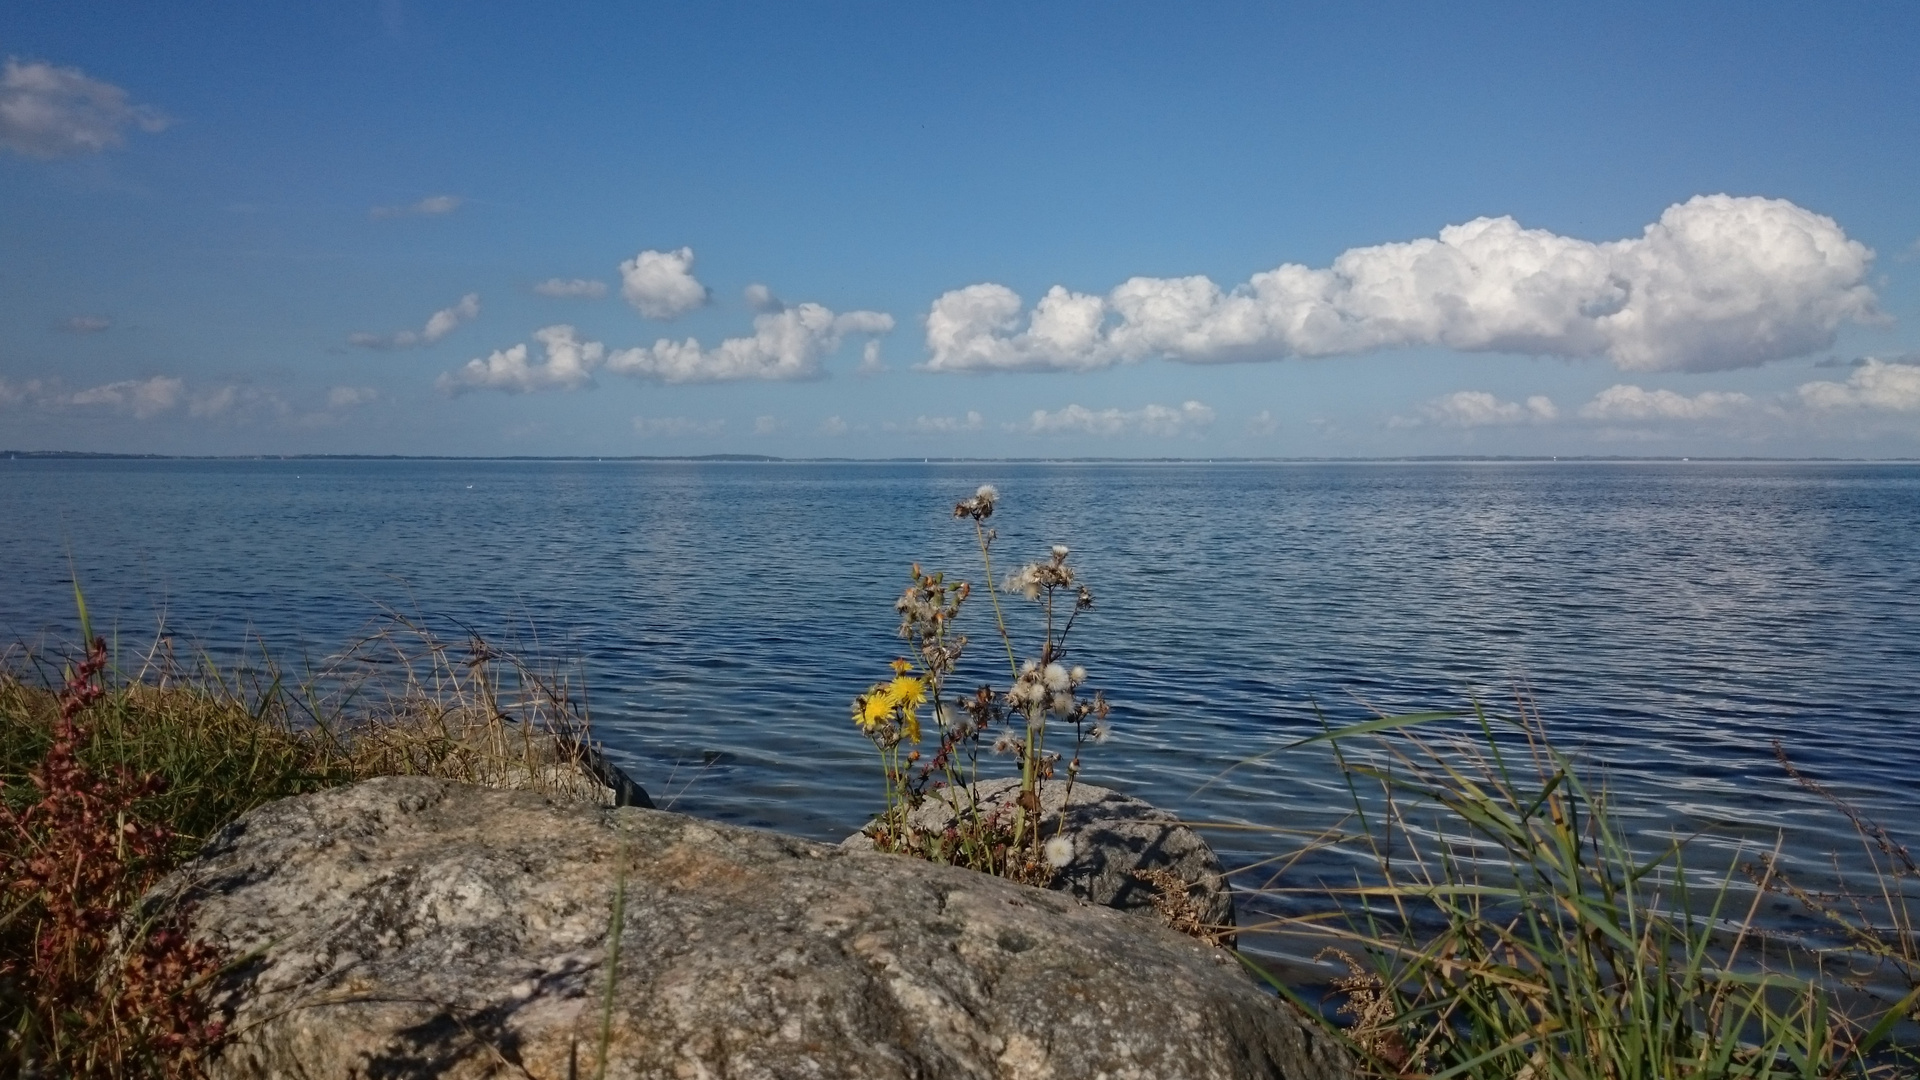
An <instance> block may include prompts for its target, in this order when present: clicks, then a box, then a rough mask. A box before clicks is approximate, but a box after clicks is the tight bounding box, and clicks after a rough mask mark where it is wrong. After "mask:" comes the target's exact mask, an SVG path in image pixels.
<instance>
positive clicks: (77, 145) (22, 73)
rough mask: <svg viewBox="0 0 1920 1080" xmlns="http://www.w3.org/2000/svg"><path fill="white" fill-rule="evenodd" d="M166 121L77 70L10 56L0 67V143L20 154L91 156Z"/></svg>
mask: <svg viewBox="0 0 1920 1080" xmlns="http://www.w3.org/2000/svg"><path fill="white" fill-rule="evenodd" d="M172 122H173V121H172V120H170V119H169V118H168V117H167V116H166V115H165V114H163V113H161V112H160V111H159V110H158V109H155V108H153V107H152V106H149V105H140V104H136V103H135V102H134V101H133V100H132V99H131V98H129V97H128V95H127V92H126V91H125V90H122V89H121V88H120V87H118V86H115V85H113V84H112V83H109V82H102V81H100V80H99V79H95V78H91V77H89V76H88V75H87V74H86V73H85V72H83V71H81V70H80V69H79V68H75V67H55V66H53V65H52V64H48V63H44V62H41V61H27V62H25V63H23V62H21V61H20V60H18V59H14V58H12V57H9V58H8V59H7V61H6V65H5V67H4V68H0V146H4V147H6V148H7V149H8V150H11V151H13V152H14V153H16V154H20V155H23V156H25V157H32V158H43V159H52V158H67V157H81V156H84V155H87V154H97V153H100V152H101V151H103V150H108V149H111V148H113V147H116V146H120V145H123V144H124V143H125V142H126V141H127V132H128V131H129V130H132V129H136V128H137V129H139V130H141V131H147V132H157V131H163V130H165V129H166V128H167V127H168V125H170V124H171V123H172Z"/></svg>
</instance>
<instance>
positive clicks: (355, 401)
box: [327, 386, 380, 409]
mask: <svg viewBox="0 0 1920 1080" xmlns="http://www.w3.org/2000/svg"><path fill="white" fill-rule="evenodd" d="M378 400H380V393H379V391H377V390H375V389H374V388H373V387H371V386H336V387H334V388H333V389H331V390H328V391H327V408H329V409H357V408H359V407H361V406H362V405H371V404H373V403H374V402H376V401H378Z"/></svg>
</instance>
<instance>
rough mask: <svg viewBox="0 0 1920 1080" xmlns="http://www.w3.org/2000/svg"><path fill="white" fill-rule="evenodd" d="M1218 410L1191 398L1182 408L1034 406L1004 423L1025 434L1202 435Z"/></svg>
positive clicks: (1158, 406) (1007, 427)
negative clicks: (1016, 420) (1026, 413)
mask: <svg viewBox="0 0 1920 1080" xmlns="http://www.w3.org/2000/svg"><path fill="white" fill-rule="evenodd" d="M1213 418H1214V411H1213V410H1212V409H1211V408H1209V407H1207V406H1205V405H1202V404H1200V403H1199V402H1198V401H1189V402H1186V403H1184V404H1182V405H1181V406H1180V407H1179V408H1172V407H1169V406H1166V405H1148V406H1145V407H1144V408H1139V409H1129V410H1122V409H1098V410H1096V409H1089V408H1086V407H1085V406H1083V405H1068V406H1067V407H1066V408H1064V409H1055V410H1054V411H1052V412H1048V411H1047V410H1045V409H1035V410H1033V415H1031V416H1029V417H1028V418H1027V419H1026V420H1025V421H1024V422H1022V423H1018V424H1007V425H1004V426H1005V427H1006V429H1007V430H1008V431H1014V432H1019V433H1021V434H1025V435H1103V436H1104V435H1152V436H1158V437H1161V438H1168V437H1172V436H1175V435H1198V434H1199V433H1200V432H1201V431H1203V430H1205V429H1206V428H1207V427H1208V426H1209V425H1211V424H1212V423H1213Z"/></svg>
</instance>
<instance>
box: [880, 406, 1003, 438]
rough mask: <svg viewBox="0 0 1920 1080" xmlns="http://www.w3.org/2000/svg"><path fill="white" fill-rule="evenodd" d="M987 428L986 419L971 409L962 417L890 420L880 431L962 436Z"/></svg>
mask: <svg viewBox="0 0 1920 1080" xmlns="http://www.w3.org/2000/svg"><path fill="white" fill-rule="evenodd" d="M986 426H987V421H986V417H983V416H981V415H980V414H979V413H977V412H975V411H973V410H971V409H969V410H968V411H967V412H966V413H965V414H964V415H961V416H916V417H914V418H913V419H912V420H909V421H906V422H905V423H900V422H896V421H893V420H888V421H886V422H884V423H882V424H881V425H880V430H882V431H886V432H893V433H898V434H904V435H961V434H965V433H967V432H973V431H981V430H984V429H985V428H986Z"/></svg>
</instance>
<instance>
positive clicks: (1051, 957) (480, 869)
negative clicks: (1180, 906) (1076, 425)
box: [149, 777, 1349, 1080]
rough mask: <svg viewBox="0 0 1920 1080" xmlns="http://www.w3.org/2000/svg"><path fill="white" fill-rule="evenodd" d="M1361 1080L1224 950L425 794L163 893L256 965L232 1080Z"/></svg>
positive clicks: (734, 842)
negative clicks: (618, 896)
mask: <svg viewBox="0 0 1920 1080" xmlns="http://www.w3.org/2000/svg"><path fill="white" fill-rule="evenodd" d="M623 880H624V882H625V886H624V890H625V898H626V899H625V907H626V919H625V921H624V932H623V934H622V935H621V938H620V949H619V955H620V959H619V963H618V966H617V977H616V981H615V992H614V994H613V997H612V1001H613V1005H612V1009H611V1013H610V1020H609V1022H610V1031H611V1038H610V1040H609V1041H608V1042H607V1043H606V1046H607V1048H608V1056H609V1059H610V1060H609V1062H608V1068H607V1070H606V1074H607V1075H608V1076H610V1077H649V1078H651V1077H716V1078H718V1077H726V1078H730V1080H760V1078H769V1080H771V1078H783V1080H784V1078H803V1077H818V1078H852V1080H859V1078H867V1077H887V1078H895V1077H898V1078H907V1077H914V1078H921V1080H936V1078H946V1077H968V1078H973V1077H981V1078H984V1077H995V1078H1004V1080H1016V1078H1038V1077H1062V1078H1068V1077H1071V1078H1081V1077H1087V1078H1091V1077H1107V1078H1111V1080H1122V1078H1139V1080H1175V1078H1181V1077H1221V1078H1228V1077H1234V1078H1238V1077H1287V1078H1291V1080H1322V1078H1326V1080H1331V1078H1335V1077H1345V1076H1347V1075H1349V1074H1347V1073H1346V1072H1345V1071H1344V1066H1343V1064H1342V1062H1341V1059H1340V1056H1339V1054H1338V1051H1337V1050H1336V1049H1335V1048H1334V1046H1333V1045H1332V1044H1331V1043H1329V1042H1327V1041H1326V1040H1325V1039H1324V1036H1321V1035H1319V1034H1318V1033H1316V1032H1314V1031H1313V1030H1312V1029H1310V1028H1309V1027H1308V1026H1307V1025H1306V1024H1305V1022H1303V1021H1300V1020H1298V1019H1296V1017H1295V1016H1294V1015H1293V1014H1292V1013H1291V1012H1290V1011H1289V1010H1288V1007H1287V1006H1284V1005H1283V1004H1281V1003H1279V1002H1277V1001H1276V1000H1274V999H1273V998H1271V997H1269V996H1267V995H1266V994H1264V993H1262V992H1261V991H1259V990H1258V989H1257V988H1256V987H1255V986H1254V985H1253V984H1252V981H1251V980H1250V979H1248V978H1247V977H1246V975H1245V974H1244V973H1243V972H1242V971H1241V970H1240V968H1239V966H1238V965H1237V964H1236V963H1235V962H1234V961H1233V959H1232V958H1231V956H1230V955H1229V954H1227V953H1226V952H1224V951H1223V950H1218V949H1211V948H1208V947H1206V946H1204V945H1201V944H1199V943H1198V942H1195V941H1193V940H1192V939H1190V938H1186V937H1182V936H1180V935H1178V934H1175V933H1173V932H1172V931H1169V930H1166V929H1165V928H1163V927H1159V926H1156V925H1154V924H1152V923H1150V922H1148V921H1146V920H1143V919H1138V918H1135V917H1133V916H1130V915H1126V914H1122V913H1120V912H1116V911H1111V910H1108V909H1105V908H1101V907H1094V906H1090V905H1086V904H1084V903H1081V902H1079V901H1076V900H1075V899H1073V898H1071V897H1068V896H1064V895H1061V894H1057V893H1049V892H1043V891H1040V890H1036V889H1028V888H1024V887H1022V886H1018V885H1014V884H1011V883H1008V882H1005V881H1001V880H998V879H994V878H989V877H985V876H982V875H978V874H973V873H969V872H967V871H964V870H957V869H953V868H950V867H940V866H933V865H929V864H926V863H922V862H917V861H912V860H906V859H886V858H874V857H861V856H853V855H850V854H848V853H846V852H844V851H840V850H838V849H835V848H832V847H829V846H825V845H820V844H812V843H808V842H805V841H801V840H797V839H793V838H790V837H784V836H780V835H777V834H773V833H765V832H758V831H755V830H751V829H742V828H736V827H731V826H723V825H718V824H708V823H702V822H699V821H695V820H693V819H690V818H686V817H683V816H680V815H677V814H670V813H665V812H661V811H657V810H644V809H638V808H620V809H612V810H608V809H601V808H597V807H592V806H586V805H582V804H578V803H570V804H564V805H563V804H556V803H553V802H549V801H548V800H546V799H543V798H541V797H540V796H537V795H534V794H531V793H527V792H510V791H497V790H489V789H484V788H477V787H472V786H467V785H460V784H453V783H449V782H446V781H439V780H430V779H424V778H418V777H394V778H387V779H381V780H372V781H368V782H366V783H363V784H358V785H355V786H353V787H349V788H341V789H336V790H333V791H328V792H322V793H319V794H314V795H308V796H302V797H299V798H295V799H288V800H285V801H282V802H278V803H274V804H271V805H268V806H265V807H262V808H260V809H258V810H256V811H254V812H253V813H251V814H249V815H247V816H246V817H244V818H242V819H241V820H240V821H238V822H236V823H235V824H234V825H232V826H230V827H228V828H227V829H226V830H224V831H223V832H221V833H220V834H219V835H218V836H217V837H215V839H214V840H213V841H212V842H210V843H209V844H208V846H207V848H206V849H205V850H204V851H203V852H202V853H201V855H200V856H199V858H197V859H196V860H195V861H193V862H192V863H190V864H188V865H187V866H186V867H185V868H183V869H182V870H181V871H179V872H178V873H176V874H175V875H174V876H173V877H171V878H170V879H168V881H167V882H166V883H164V884H163V885H162V887H161V888H160V889H159V890H158V891H157V892H156V895H155V896H154V897H151V898H150V899H149V902H150V904H152V905H155V906H157V907H166V906H173V905H178V904H181V903H183V902H185V903H188V904H191V905H194V906H193V907H192V908H191V909H190V911H191V916H190V917H191V920H192V925H193V928H194V933H195V934H196V935H198V936H200V937H203V938H207V939H211V940H215V941H218V942H220V943H222V944H224V945H225V946H226V947H227V948H229V949H231V950H233V951H234V952H235V953H236V954H244V955H247V956H249V957H250V959H248V960H247V961H246V962H245V963H243V964H242V965H240V966H239V967H238V968H237V969H235V970H234V971H233V972H232V973H230V974H229V975H228V976H227V977H226V979H225V981H224V982H223V983H222V984H220V985H219V986H218V987H216V992H217V993H218V995H219V996H220V998H221V1000H222V1001H223V1002H225V1003H226V1004H227V1005H228V1006H229V1007H231V1008H233V1009H234V1011H235V1012H234V1016H233V1026H232V1030H233V1031H234V1032H235V1036H234V1040H233V1042H232V1043H231V1044H230V1045H229V1046H228V1047H227V1048H226V1049H225V1050H224V1051H222V1053H221V1054H220V1055H219V1056H218V1057H217V1058H216V1059H215V1061H214V1063H213V1071H214V1074H215V1075H216V1076H218V1077H226V1078H241V1077H349V1076H352V1077H366V1078H379V1077H427V1076H445V1077H496V1076H498V1077H506V1076H513V1077H527V1076H531V1077H536V1078H540V1080H547V1078H552V1080H562V1078H567V1077H574V1076H592V1075H595V1073H596V1071H597V1069H596V1064H597V1061H598V1056H599V1053H600V1047H601V1045H602V1043H601V1041H600V1036H599V1032H600V1030H601V1023H602V1010H601V1002H602V994H603V993H604V988H605V985H606V984H605V981H604V980H605V973H606V970H607V966H608V954H609V948H608V946H609V929H610V926H611V922H612V920H611V910H612V908H613V904H614V898H615V893H616V889H617V888H618V887H619V885H618V883H619V882H621V881H623Z"/></svg>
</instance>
